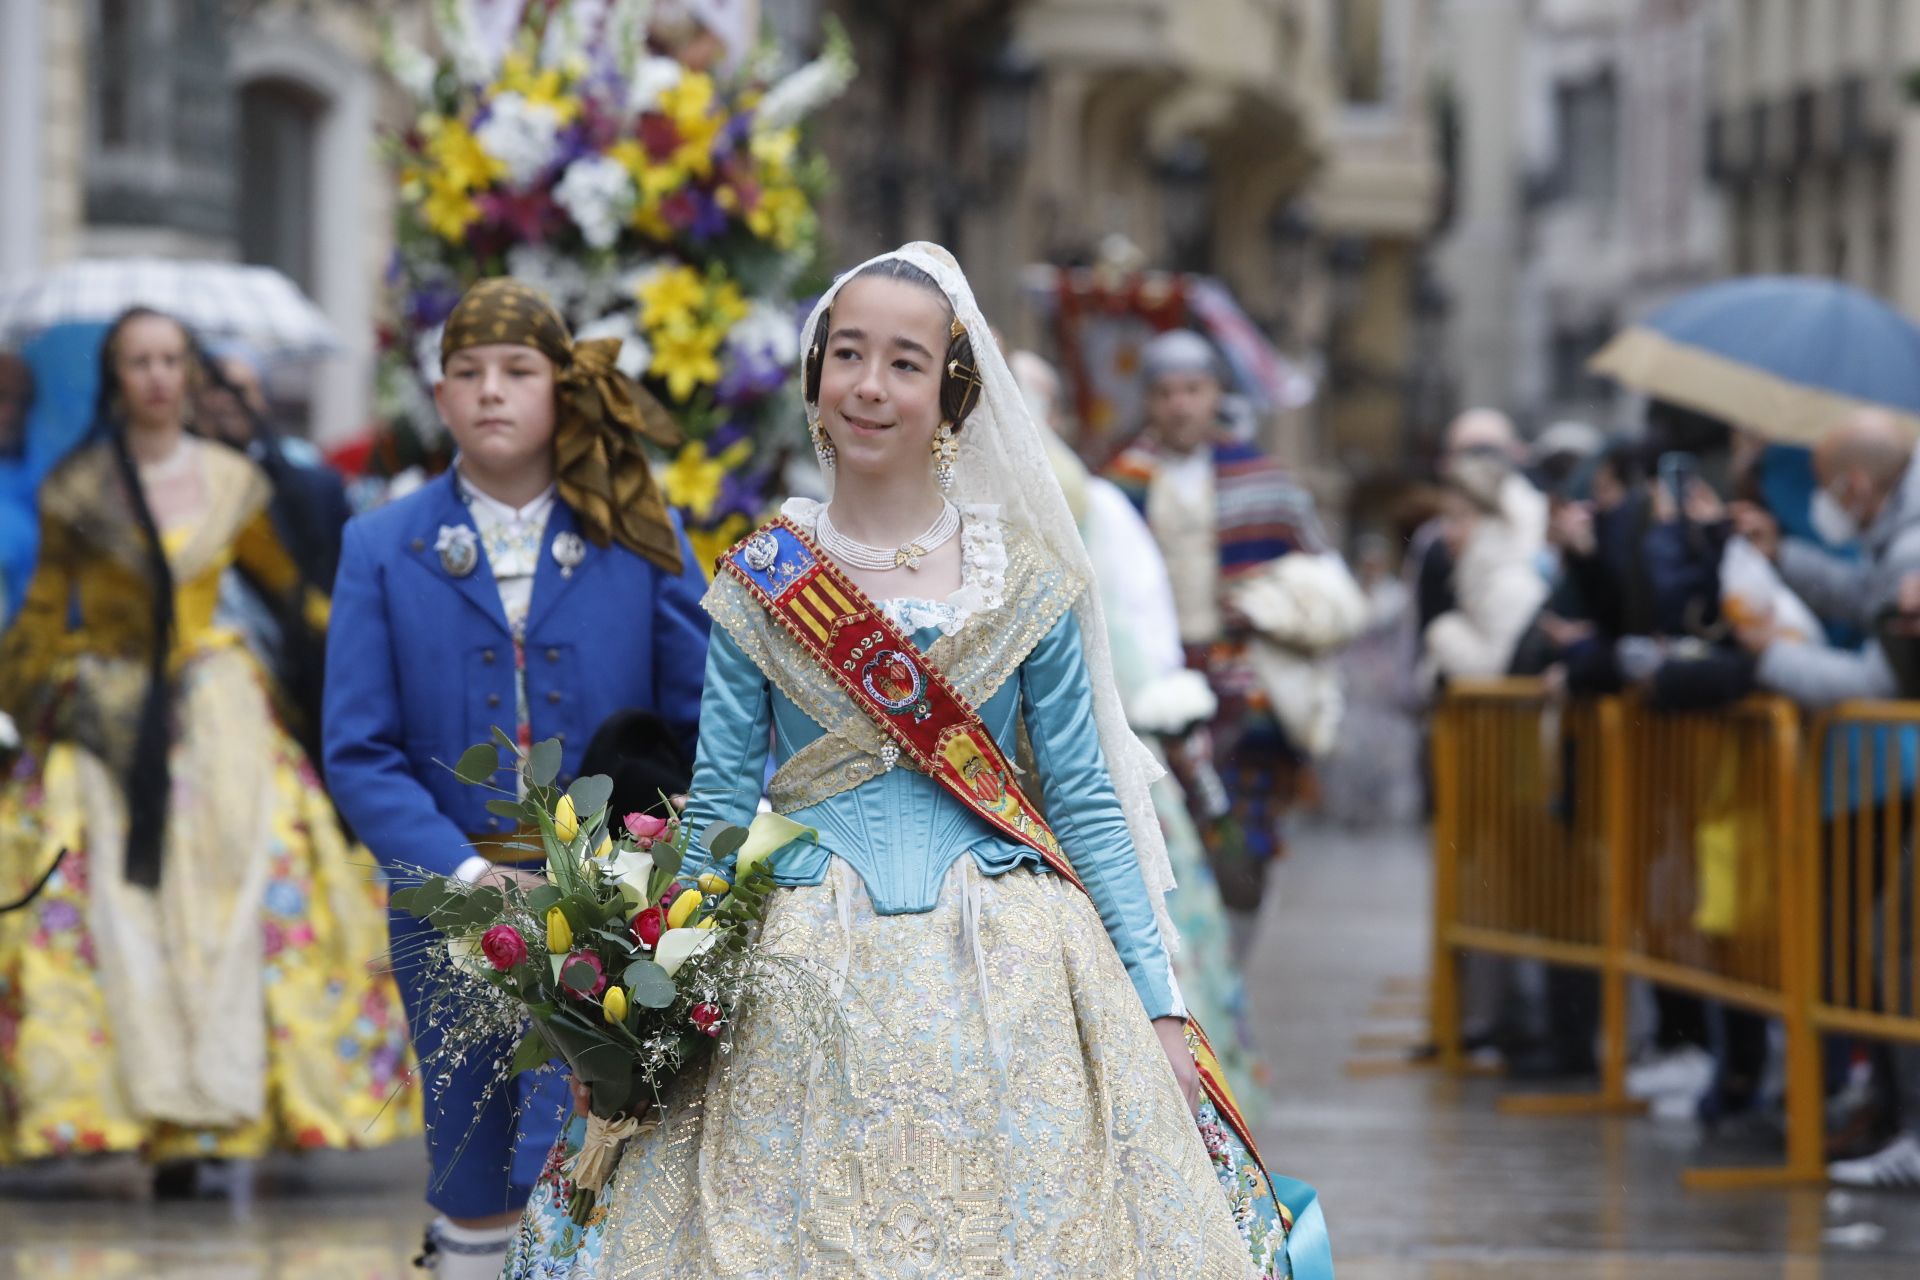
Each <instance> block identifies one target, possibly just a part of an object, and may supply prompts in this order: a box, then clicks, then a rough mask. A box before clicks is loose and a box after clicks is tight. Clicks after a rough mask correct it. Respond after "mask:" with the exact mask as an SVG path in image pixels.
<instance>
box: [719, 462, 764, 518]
mask: <svg viewBox="0 0 1920 1280" xmlns="http://www.w3.org/2000/svg"><path fill="white" fill-rule="evenodd" d="M766 480H767V478H766V476H764V475H759V474H755V473H752V472H747V471H729V472H728V473H727V474H726V475H725V476H723V477H721V480H720V496H719V498H717V499H715V501H714V504H713V516H712V518H713V519H714V520H715V521H716V522H717V521H720V520H724V519H725V518H726V517H728V516H730V515H735V514H738V515H743V516H745V517H747V518H748V519H749V520H751V519H752V518H753V517H754V516H756V515H758V514H760V509H761V508H762V507H763V506H765V505H766V498H767V484H766Z"/></svg>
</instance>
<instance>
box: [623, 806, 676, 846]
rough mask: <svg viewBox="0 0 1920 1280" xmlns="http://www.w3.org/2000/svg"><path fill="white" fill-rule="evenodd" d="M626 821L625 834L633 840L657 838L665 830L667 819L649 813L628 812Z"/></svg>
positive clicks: (663, 833)
mask: <svg viewBox="0 0 1920 1280" xmlns="http://www.w3.org/2000/svg"><path fill="white" fill-rule="evenodd" d="M626 823H627V834H628V835H630V836H632V837H633V838H634V839H635V840H658V839H659V838H660V837H661V836H663V835H665V834H666V831H667V820H666V819H665V818H656V817H654V816H653V815H652V814H650V813H630V814H628V815H627V818H626Z"/></svg>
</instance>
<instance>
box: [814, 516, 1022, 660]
mask: <svg viewBox="0 0 1920 1280" xmlns="http://www.w3.org/2000/svg"><path fill="white" fill-rule="evenodd" d="M824 506H825V504H824V503H821V502H816V501H815V500H814V499H812V498H789V499H787V501H786V502H785V503H784V504H782V506H781V508H780V514H781V515H783V516H785V517H786V518H787V519H789V520H791V521H793V522H794V523H795V524H797V525H799V526H800V527H801V528H802V529H804V530H806V531H807V533H808V534H809V535H811V534H812V533H813V532H814V530H815V529H816V528H818V526H819V524H820V512H821V510H822V508H823V507H824ZM1006 594H1007V542H1006V529H1005V525H1004V524H1003V523H1002V521H1001V519H1000V508H999V506H998V505H996V504H993V503H985V502H975V503H965V502H963V503H961V504H960V586H959V588H958V589H957V590H956V591H954V593H953V594H952V595H950V596H948V597H947V598H946V599H945V600H929V599H927V598H925V597H923V596H894V597H892V598H890V599H887V600H882V601H880V602H879V604H880V611H881V612H882V613H884V614H886V615H887V618H888V619H889V620H890V621H891V622H892V623H893V624H894V625H895V626H897V627H899V628H900V629H901V630H902V631H905V632H907V633H908V634H912V633H914V632H917V631H921V630H924V629H926V628H929V627H931V628H934V629H937V630H938V631H939V632H940V634H941V635H943V636H950V635H953V634H955V633H957V632H958V631H959V630H960V628H962V627H964V626H965V625H966V624H967V620H968V619H969V618H971V617H973V616H974V615H975V614H979V613H985V612H987V611H988V610H990V609H998V608H999V607H1000V605H1001V602H1002V601H1004V600H1005V599H1006Z"/></svg>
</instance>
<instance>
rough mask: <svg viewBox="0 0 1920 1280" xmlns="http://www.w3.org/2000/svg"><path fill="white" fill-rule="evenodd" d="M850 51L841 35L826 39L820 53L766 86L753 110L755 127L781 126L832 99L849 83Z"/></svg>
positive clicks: (851, 59)
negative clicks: (771, 86) (780, 79)
mask: <svg viewBox="0 0 1920 1280" xmlns="http://www.w3.org/2000/svg"><path fill="white" fill-rule="evenodd" d="M854 70H855V68H854V64H853V54H852V52H851V51H850V50H849V49H848V47H847V45H846V41H845V37H844V36H842V37H841V38H840V39H838V40H834V39H829V40H828V41H827V48H826V51H825V52H824V53H822V54H821V55H820V56H819V57H817V58H815V59H814V60H813V61H812V62H809V63H808V64H807V65H806V66H804V67H801V68H800V69H799V70H798V71H796V72H794V73H793V74H792V75H790V76H788V77H787V78H786V79H784V80H782V81H781V82H780V83H779V84H776V85H774V86H773V88H771V89H769V90H767V96H766V97H764V98H762V99H760V107H759V109H758V110H757V111H755V112H754V117H753V118H754V126H755V127H756V128H759V129H784V128H786V127H787V126H788V125H791V124H799V123H800V122H801V121H802V120H804V119H806V118H807V117H808V116H809V115H812V114H813V113H814V112H815V111H818V110H819V109H820V108H821V107H823V106H825V105H826V104H827V103H829V102H832V101H833V100H834V99H835V98H837V97H839V96H840V95H841V94H842V93H843V92H845V91H846V87H847V86H848V85H850V84H852V83H853V73H854Z"/></svg>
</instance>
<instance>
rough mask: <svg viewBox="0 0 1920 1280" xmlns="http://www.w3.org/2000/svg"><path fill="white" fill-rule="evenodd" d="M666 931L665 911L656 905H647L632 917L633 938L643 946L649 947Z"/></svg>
mask: <svg viewBox="0 0 1920 1280" xmlns="http://www.w3.org/2000/svg"><path fill="white" fill-rule="evenodd" d="M666 931H667V913H666V912H664V911H662V910H661V909H660V908H658V907H648V908H647V909H646V910H645V911H642V912H641V913H640V914H639V915H637V916H635V917H634V918H633V939H634V941H635V942H638V943H639V944H640V945H641V946H643V947H651V946H653V945H654V944H655V943H656V942H659V941H660V935H661V934H663V933H665V932H666Z"/></svg>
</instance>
